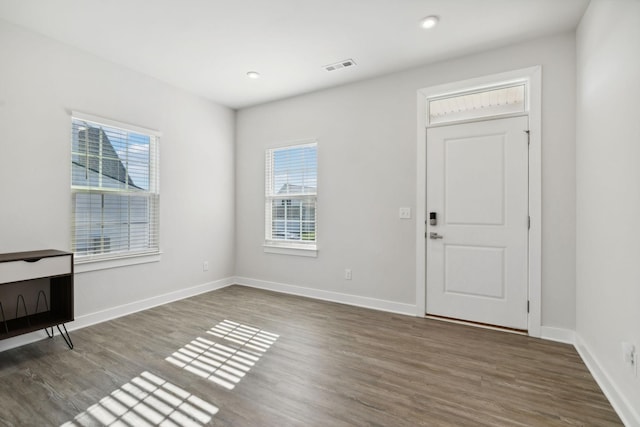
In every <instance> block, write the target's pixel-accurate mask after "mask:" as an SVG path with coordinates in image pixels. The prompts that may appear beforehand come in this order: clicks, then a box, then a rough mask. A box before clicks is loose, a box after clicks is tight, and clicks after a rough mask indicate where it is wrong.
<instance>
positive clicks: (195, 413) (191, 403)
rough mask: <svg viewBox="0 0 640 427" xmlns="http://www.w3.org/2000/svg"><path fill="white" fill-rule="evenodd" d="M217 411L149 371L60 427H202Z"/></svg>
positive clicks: (210, 405)
mask: <svg viewBox="0 0 640 427" xmlns="http://www.w3.org/2000/svg"><path fill="white" fill-rule="evenodd" d="M217 412H218V408H216V407H215V406H213V405H212V404H210V403H208V402H205V401H204V400H202V399H200V398H199V397H196V396H194V395H192V394H191V393H189V392H187V391H185V390H183V389H181V388H180V387H178V386H176V385H174V384H171V383H170V382H168V381H165V380H164V379H162V378H160V377H158V376H156V375H153V374H151V373H149V372H146V371H145V372H143V373H142V374H140V376H138V377H135V378H134V379H132V380H131V381H130V382H128V383H126V384H125V385H123V386H122V387H120V388H119V389H118V390H116V391H114V392H113V393H111V394H110V395H109V396H107V397H105V398H103V399H102V400H100V402H98V403H96V404H95V405H92V406H90V407H89V409H87V410H86V411H85V412H83V413H81V414H79V415H77V416H76V417H75V418H74V419H73V421H69V422H67V423H65V424H63V425H62V427H79V426H94V425H104V426H136V427H137V426H189V427H191V426H193V427H196V426H203V425H205V424H207V423H208V422H209V421H211V418H212V417H213V416H214V415H215V414H216V413H217Z"/></svg>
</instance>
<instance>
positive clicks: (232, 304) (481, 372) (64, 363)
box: [0, 286, 621, 427]
mask: <svg viewBox="0 0 640 427" xmlns="http://www.w3.org/2000/svg"><path fill="white" fill-rule="evenodd" d="M72 338H73V341H74V344H75V349H74V350H69V349H68V348H67V347H66V345H65V344H64V342H63V341H62V338H61V337H59V336H57V337H55V338H54V339H52V340H49V339H47V340H43V341H40V342H38V343H34V344H31V345H27V346H23V347H21V348H17V349H13V350H9V351H5V352H2V353H0V411H1V412H0V425H8V426H28V425H31V426H46V425H61V424H64V423H67V422H69V423H68V424H67V425H70V426H78V425H103V424H109V423H114V425H116V424H118V423H120V425H132V426H136V427H137V426H139V425H145V423H146V424H149V425H155V424H160V423H165V424H166V425H196V426H198V425H214V426H278V427H280V426H394V427H395V426H417V425H424V426H560V425H566V426H582V425H585V426H613V425H621V422H620V420H619V418H618V417H617V416H616V414H615V412H614V411H613V409H612V408H611V405H610V404H609V403H608V401H607V400H606V398H605V397H604V395H603V394H602V392H601V391H600V389H599V388H598V386H597V384H596V383H595V381H594V380H593V378H592V377H591V375H590V374H589V372H588V370H587V368H586V367H585V366H584V364H583V363H582V361H581V359H580V357H579V356H578V354H577V353H576V351H575V350H574V348H573V347H571V346H569V345H564V344H558V343H553V342H549V341H544V340H539V339H534V338H529V337H526V336H519V335H514V334H509V333H505V332H499V331H492V330H485V329H478V328H473V327H469V326H464V325H457V324H451V323H445V322H441V321H437V320H430V319H420V318H412V317H407V316H401V315H394V314H390V313H384V312H378V311H373V310H367V309H362V308H357V307H351V306H346V305H341V304H335V303H329V302H322V301H316V300H312V299H307V298H301V297H295V296H289V295H283V294H277V293H272V292H267V291H261V290H256V289H250V288H245V287H241V286H231V287H228V288H225V289H222V290H219V291H215V292H210V293H207V294H203V295H199V296H196V297H193V298H189V299H185V300H182V301H178V302H174V303H171V304H167V305H164V306H161V307H156V308H154V309H151V310H146V311H144V312H140V313H136V314H133V315H130V316H126V317H122V318H119V319H116V320H113V321H110V322H105V323H101V324H99V325H95V326H92V327H88V328H85V329H82V330H78V331H75V332H72Z"/></svg>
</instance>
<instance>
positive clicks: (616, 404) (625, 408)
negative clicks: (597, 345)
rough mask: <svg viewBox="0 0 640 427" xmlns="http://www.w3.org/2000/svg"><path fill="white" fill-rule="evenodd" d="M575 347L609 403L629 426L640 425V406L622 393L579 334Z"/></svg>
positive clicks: (635, 426)
mask: <svg viewBox="0 0 640 427" xmlns="http://www.w3.org/2000/svg"><path fill="white" fill-rule="evenodd" d="M575 347H576V350H577V351H578V354H579V355H580V357H582V361H583V362H584V364H585V365H587V368H588V369H589V372H591V376H593V378H594V379H595V380H596V382H597V383H598V385H599V386H600V389H602V392H603V393H604V395H605V396H606V397H607V399H609V403H611V406H613V409H614V410H615V411H616V413H617V414H618V416H619V417H620V419H621V420H622V422H623V423H624V425H625V426H627V427H632V426H633V427H638V426H640V413H638V408H634V406H633V405H632V404H631V402H629V401H628V400H627V399H626V398H625V397H624V394H622V393H620V391H619V390H618V387H616V385H615V382H613V381H612V380H611V378H610V377H609V375H608V374H607V371H606V370H605V369H603V368H602V364H601V363H600V362H598V359H597V358H596V357H595V356H594V354H593V352H592V351H591V350H590V349H589V346H588V345H587V344H586V343H585V342H584V341H583V340H582V338H581V337H580V335H578V334H576V344H575Z"/></svg>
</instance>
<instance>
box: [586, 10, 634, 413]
mask: <svg viewBox="0 0 640 427" xmlns="http://www.w3.org/2000/svg"><path fill="white" fill-rule="evenodd" d="M639 47H640V2H638V1H633V0H621V1H592V2H591V4H590V6H589V8H588V9H587V12H586V13H585V15H584V17H583V19H582V22H581V24H580V26H579V28H578V32H577V76H578V86H577V87H578V96H577V180H578V187H577V264H576V266H577V267H576V270H577V301H576V307H577V326H576V332H577V335H578V344H579V345H580V346H584V348H586V349H587V351H588V353H590V354H591V356H592V357H593V361H594V364H596V365H598V367H599V369H601V370H602V372H600V374H601V379H605V380H606V381H607V382H610V383H611V384H612V389H611V390H610V391H612V392H613V393H614V394H615V395H616V396H618V397H620V396H622V399H626V401H627V405H628V406H629V408H631V407H635V414H634V415H631V413H630V412H629V411H630V410H629V409H628V410H627V412H626V413H627V414H629V415H628V416H629V418H628V420H627V422H628V425H640V379H639V378H637V377H635V376H634V374H633V370H632V368H631V367H630V366H629V365H625V364H624V363H623V357H622V342H623V341H626V342H630V343H632V344H635V347H636V350H637V351H638V352H640V268H639V267H638V266H639V265H640V239H639V236H640V166H639V162H640V120H639V119H640V117H639V114H638V112H639V111H640V110H639V109H638V101H639V100H640V84H639V83H638V78H640V54H639ZM638 375H640V370H639V372H638ZM631 419H634V421H631Z"/></svg>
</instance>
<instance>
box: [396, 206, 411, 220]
mask: <svg viewBox="0 0 640 427" xmlns="http://www.w3.org/2000/svg"><path fill="white" fill-rule="evenodd" d="M398 216H400V219H411V208H400V211H399V213H398Z"/></svg>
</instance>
